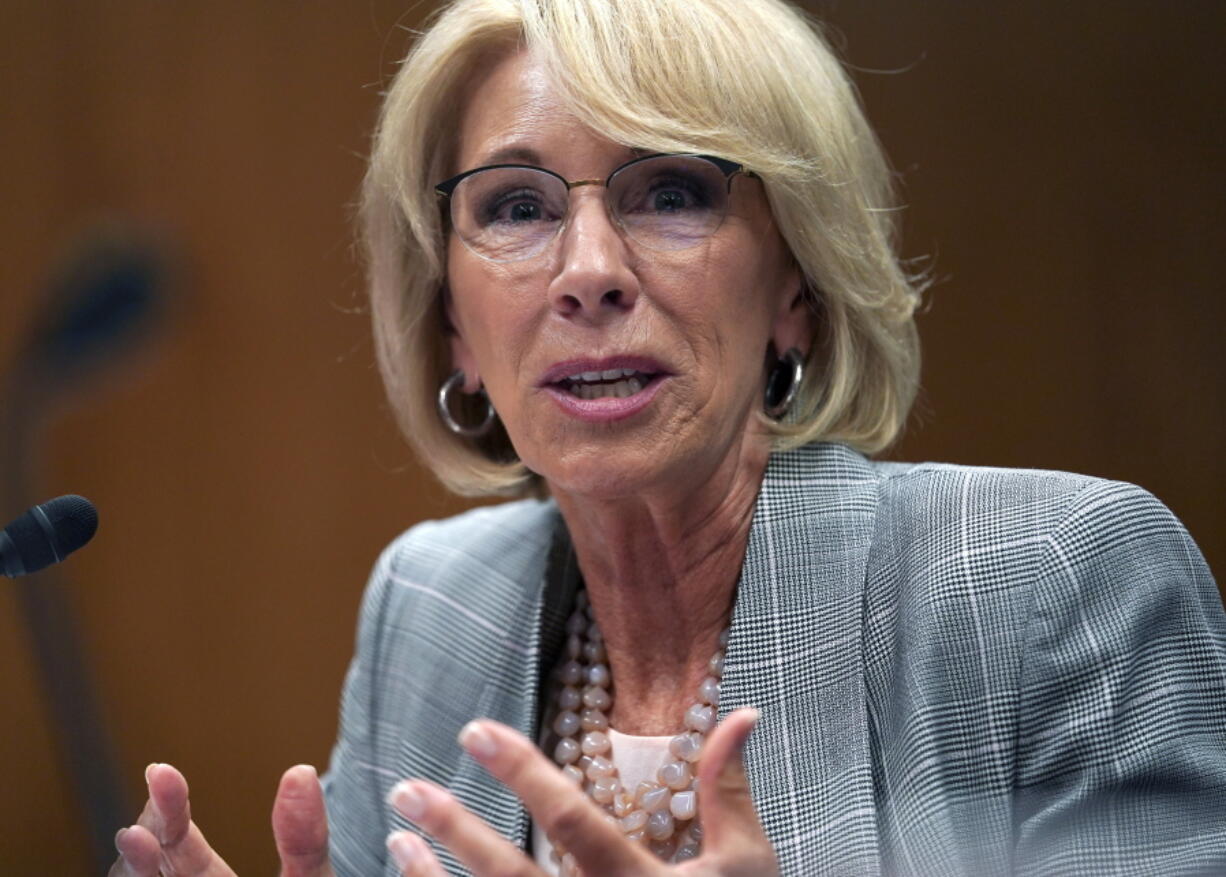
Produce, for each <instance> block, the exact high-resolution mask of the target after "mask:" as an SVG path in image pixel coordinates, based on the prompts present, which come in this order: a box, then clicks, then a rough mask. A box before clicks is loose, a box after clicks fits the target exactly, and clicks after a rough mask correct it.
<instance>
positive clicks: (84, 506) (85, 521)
mask: <svg viewBox="0 0 1226 877" xmlns="http://www.w3.org/2000/svg"><path fill="white" fill-rule="evenodd" d="M41 508H42V510H43V512H44V513H45V514H46V515H47V520H48V521H49V522H50V524H51V529H52V531H53V532H54V533H55V536H56V539H57V544H56V546H55V547H56V551H57V552H58V554H59V556H60V559H63V558H64V557H66V556H68V555H69V554H71V553H72V552H74V551H76V550H77V549H78V548H80V547H81V546H82V545H84V544H85V543H86V542H88V541H89V540H90V539H93V538H94V533H96V532H98V510H97V509H96V508H94V504H93V503H92V502H90V501H89V500H88V499H86V498H85V497H83V496H77V495H76V494H75V493H69V494H67V495H65V496H57V497H56V498H55V499H53V500H51V501H50V502H45V503H43V504H42V506H41Z"/></svg>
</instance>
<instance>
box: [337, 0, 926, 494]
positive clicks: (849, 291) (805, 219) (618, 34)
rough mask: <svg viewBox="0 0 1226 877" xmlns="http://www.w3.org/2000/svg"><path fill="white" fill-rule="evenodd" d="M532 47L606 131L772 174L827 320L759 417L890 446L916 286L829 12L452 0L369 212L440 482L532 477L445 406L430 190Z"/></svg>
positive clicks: (389, 130)
mask: <svg viewBox="0 0 1226 877" xmlns="http://www.w3.org/2000/svg"><path fill="white" fill-rule="evenodd" d="M519 46H522V47H525V48H526V49H528V50H529V51H531V52H533V53H534V54H535V55H536V56H537V57H539V58H540V59H542V61H543V63H544V64H545V66H546V69H547V70H548V71H549V72H550V74H551V76H552V79H553V82H554V83H555V87H556V88H557V90H558V91H559V93H560V94H561V96H562V100H563V102H564V103H565V105H566V106H567V108H568V109H569V110H570V111H571V112H573V113H574V114H575V116H576V117H577V118H578V119H579V120H580V121H582V122H583V123H585V124H587V125H588V126H590V127H591V128H592V129H593V130H596V131H600V132H602V134H604V135H605V136H607V137H609V138H610V139H612V140H614V141H616V142H619V143H622V144H625V145H629V146H635V147H639V148H643V149H648V150H656V151H660V152H692V153H700V154H707V155H719V156H722V157H724V158H728V159H731V160H733V161H736V162H740V163H742V164H744V165H745V166H746V167H748V168H750V169H752V170H753V171H754V172H755V173H756V174H757V175H758V176H760V177H761V178H762V181H763V184H764V186H765V190H766V194H767V198H768V200H769V203H770V206H771V210H772V211H773V214H774V217H775V220H776V224H777V225H778V227H779V229H780V232H781V233H782V235H783V238H784V240H785V241H786V243H787V245H788V247H789V248H790V249H791V252H792V255H793V256H794V257H795V259H796V261H797V263H798V264H799V266H800V268H801V270H802V271H803V273H804V276H805V278H806V280H807V293H806V294H808V295H810V296H811V299H812V305H813V306H814V307H815V309H816V310H817V312H818V314H819V318H818V319H817V320H815V325H816V326H817V328H816V330H815V331H816V335H815V337H814V339H813V342H814V343H813V344H812V346H811V349H810V352H809V355H808V363H807V367H806V369H805V380H804V383H803V385H802V386H801V389H800V392H799V394H798V396H797V399H796V401H795V402H794V404H793V406H792V410H791V411H790V412H789V415H788V417H787V418H786V419H785V420H784V421H778V422H776V421H769V420H767V421H766V423H768V425H769V429H770V430H771V432H772V434H773V441H774V444H775V447H776V448H778V449H785V448H791V447H796V446H798V445H802V444H806V443H808V442H813V441H818V440H832V441H840V442H844V443H846V444H848V445H851V446H852V447H854V448H857V449H858V450H860V451H862V452H864V453H868V454H871V453H875V452H878V451H880V450H882V449H883V448H885V447H886V446H888V445H889V444H890V443H891V442H892V441H893V440H894V439H895V438H896V437H897V436H898V434H899V432H900V431H901V429H902V426H903V423H904V421H905V420H906V416H907V412H908V410H909V408H910V406H911V403H912V400H913V399H914V397H915V393H916V390H917V386H918V381H919V340H918V335H917V333H916V329H915V324H914V321H913V314H914V312H915V309H916V307H917V305H918V302H919V294H920V291H921V284H920V282H919V281H918V279H917V278H914V277H911V276H909V275H908V273H907V272H906V270H905V269H904V268H903V266H902V264H901V263H900V260H899V258H898V256H897V253H896V251H895V224H894V211H895V205H894V195H893V186H892V179H891V175H890V169H889V166H888V165H887V163H886V160H885V157H884V155H883V153H882V151H881V148H880V145H879V144H878V142H877V139H876V136H875V135H874V134H873V132H872V130H871V129H870V128H869V126H868V123H867V121H866V120H865V118H864V115H863V113H862V111H861V109H860V106H859V102H858V100H857V96H856V92H855V89H854V86H853V85H852V83H851V82H850V80H849V79H848V77H847V75H846V74H845V72H844V71H843V69H842V67H841V66H840V64H839V62H838V60H837V59H836V58H835V56H834V54H833V53H832V52H831V50H830V48H829V47H828V46H827V44H826V42H825V41H824V39H823V38H822V36H821V33H820V30H819V28H818V25H817V24H816V22H812V21H810V20H809V19H808V18H807V17H806V16H805V15H804V14H803V13H801V12H800V11H798V10H796V9H794V8H793V7H791V6H789V5H787V4H786V3H784V2H782V0H456V2H452V3H450V4H448V5H446V6H445V7H444V8H443V9H442V10H441V11H440V13H439V15H438V17H437V18H436V20H435V21H434V22H433V24H432V25H431V26H430V27H428V29H426V30H425V31H424V33H423V34H422V35H421V36H420V38H419V39H418V40H417V41H416V43H415V45H414V46H413V48H412V50H411V51H410V53H409V55H408V56H407V57H406V58H405V60H404V62H403V65H402V66H401V68H400V70H399V72H398V73H397V74H396V76H395V79H394V81H393V82H392V84H391V88H390V90H389V91H388V93H387V95H386V98H385V100H384V104H383V110H382V114H381V116H380V119H379V124H378V128H377V130H376V134H375V138H374V149H373V153H372V155H371V159H370V167H369V170H368V172H367V175H366V179H365V183H364V186H363V190H362V201H361V211H360V221H361V228H362V235H363V241H364V244H365V248H366V255H367V258H368V262H369V264H368V270H369V275H370V295H371V309H372V317H373V321H374V333H375V341H376V351H377V355H378V360H379V366H380V370H381V372H382V374H383V380H384V385H385V387H386V389H387V393H388V396H389V398H390V401H391V405H392V408H393V410H394V411H395V412H396V415H397V419H398V421H399V423H400V427H401V429H402V430H403V431H404V433H405V435H406V436H408V438H409V440H410V441H411V442H412V444H413V445H414V446H415V448H416V450H417V452H418V453H419V455H420V456H421V457H422V459H423V460H424V461H425V462H426V464H427V465H429V466H430V467H431V468H432V469H433V471H434V472H435V473H436V474H437V475H438V477H439V478H440V479H441V480H442V482H443V483H444V484H446V485H447V486H448V487H450V488H451V489H452V490H454V491H456V492H458V493H462V494H470V495H478V494H493V493H515V492H521V491H524V490H527V489H531V488H532V486H533V485H534V484H535V483H537V478H536V476H535V475H533V474H532V473H531V472H529V471H528V470H527V468H526V467H525V466H523V464H521V463H520V462H519V461H518V460H517V459H515V456H514V451H513V450H512V448H511V446H510V443H509V440H508V439H507V437H506V435H505V433H503V432H502V431H501V429H499V430H497V431H496V433H495V434H493V435H491V436H488V437H486V438H484V439H480V440H477V441H476V442H474V441H472V440H468V439H463V438H460V437H458V436H456V435H454V434H452V433H451V432H450V431H449V430H448V429H447V428H446V427H445V426H444V425H443V423H442V421H441V419H440V418H439V416H438V413H437V409H436V401H435V400H436V398H437V395H438V390H439V386H440V385H441V384H442V382H443V381H444V380H445V379H446V377H447V375H448V374H449V372H450V371H451V365H450V357H449V348H448V344H447V335H446V332H447V329H446V323H445V319H444V316H443V311H442V304H441V299H442V295H441V291H442V289H443V284H444V281H445V276H444V266H445V262H446V260H445V253H446V228H445V225H444V223H443V219H442V216H441V213H440V209H439V205H438V203H437V200H436V196H435V193H434V191H433V185H434V184H435V183H436V182H438V181H439V180H442V179H444V178H445V177H446V176H448V175H449V174H450V173H453V172H454V170H453V169H452V168H451V167H450V162H451V161H452V159H453V155H454V151H455V148H456V143H455V140H456V136H457V130H458V127H459V114H460V112H461V108H462V106H463V99H464V96H465V94H466V93H467V88H468V86H469V84H470V82H471V80H472V78H473V77H474V76H475V75H478V74H479V73H480V72H481V71H483V70H486V69H488V68H489V66H490V65H491V64H492V63H493V61H494V60H495V59H497V58H500V57H502V56H503V54H504V53H506V52H508V51H510V50H512V49H514V48H515V47H519ZM465 399H466V402H465V404H466V405H468V406H470V408H471V410H469V411H466V412H461V416H463V415H464V414H467V415H468V416H469V420H468V421H466V422H476V421H478V420H479V419H480V416H481V410H480V409H481V403H479V402H477V401H476V400H475V399H474V398H473V397H465ZM763 419H764V420H765V418H763Z"/></svg>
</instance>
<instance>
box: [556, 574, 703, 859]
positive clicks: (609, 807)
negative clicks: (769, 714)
mask: <svg viewBox="0 0 1226 877" xmlns="http://www.w3.org/2000/svg"><path fill="white" fill-rule="evenodd" d="M566 633H567V638H566V649H565V657H564V660H563V661H562V663H561V664H560V665H559V666H558V668H557V671H556V672H555V679H556V681H557V683H558V690H557V695H556V697H555V698H554V706H555V709H554V717H553V722H552V725H551V727H552V730H553V733H554V734H555V735H556V737H557V742H556V743H555V744H554V746H553V758H554V761H556V762H557V763H558V764H559V765H560V766H561V768H562V772H563V773H564V774H565V775H566V776H567V778H569V779H570V780H571V781H572V782H573V783H574V784H575V785H577V786H581V787H582V788H584V790H585V791H586V792H587V794H588V796H589V797H590V798H591V799H592V800H593V801H595V802H596V803H597V804H599V805H600V806H601V807H602V808H603V809H604V810H605V812H606V813H608V814H609V819H610V820H611V821H613V822H614V823H615V824H616V825H617V827H618V828H620V829H621V830H622V832H623V833H625V835H626V837H627V838H629V839H630V840H634V841H637V842H639V843H642V844H645V845H646V846H647V847H648V848H649V849H650V850H651V851H652V852H653V853H655V854H656V855H657V856H659V857H660V858H661V859H664V860H665V861H672V862H682V861H685V860H686V859H692V858H694V857H695V856H697V855H698V853H699V852H700V850H701V846H702V826H701V824H700V823H699V821H698V794H697V793H698V779H697V777H695V775H694V774H695V772H696V770H697V762H698V758H699V756H700V755H701V753H702V745H703V741H704V740H705V739H706V735H707V734H708V733H710V731H711V729H712V728H714V727H715V725H716V722H717V720H718V717H717V710H718V708H719V685H720V679H721V678H722V677H723V673H724V649H725V648H726V647H727V645H728V631H727V630H725V631H724V632H723V633H721V634H720V635H719V651H717V652H716V653H715V654H714V655H713V656H712V657H711V662H710V664H709V666H708V669H709V671H710V675H709V676H708V677H707V678H705V679H704V680H703V681H702V684H701V685H700V686H699V687H698V701H697V702H696V703H694V704H693V705H692V706H691V707H690V708H689V709H688V710H686V711H685V717H684V719H683V720H682V725H683V727H684V729H685V730H683V731H682V732H681V733H680V734H678V735H677V736H676V737H673V739H672V740H670V741H669V744H668V751H669V753H670V754H671V755H672V760H669V761H666V762H665V763H664V764H663V765H662V766H661V767H660V769H659V770H658V771H657V772H656V780H657V781H656V782H654V783H653V782H650V781H644V782H641V783H639V784H638V788H636V789H634V790H633V791H631V790H630V789H625V788H623V787H622V784H621V781H620V780H619V779H618V775H617V768H616V767H614V766H613V762H612V761H610V760H609V754H610V750H611V748H612V744H611V743H610V742H609V735H608V733H607V732H608V730H609V719H608V711H609V708H610V707H612V705H613V695H612V693H611V692H610V690H609V689H610V687H611V686H612V684H613V679H612V675H611V674H610V672H609V666H608V664H607V663H605V662H606V660H607V655H606V653H605V647H604V638H603V637H602V636H601V633H600V628H599V627H598V626H597V625H596V620H595V618H593V615H592V607H591V604H590V602H589V601H588V597H587V592H586V591H584V590H580V591H579V593H578V594H577V595H576V597H575V611H574V613H573V614H572V615H571V616H570V618H569V619H568V620H567V622H566ZM553 859H554V861H555V862H556V863H557V864H558V873H559V875H561V877H574V875H578V874H579V869H578V866H577V865H576V863H575V858H574V856H573V855H571V854H570V853H567V852H566V851H565V850H563V849H562V848H561V847H559V846H558V845H557V844H555V845H554V850H553Z"/></svg>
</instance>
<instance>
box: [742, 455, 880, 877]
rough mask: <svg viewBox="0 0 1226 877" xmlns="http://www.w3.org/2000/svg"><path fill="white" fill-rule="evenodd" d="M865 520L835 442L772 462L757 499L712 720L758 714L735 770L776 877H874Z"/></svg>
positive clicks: (858, 459)
mask: <svg viewBox="0 0 1226 877" xmlns="http://www.w3.org/2000/svg"><path fill="white" fill-rule="evenodd" d="M876 510H877V479H876V477H875V476H874V473H873V470H872V468H871V466H870V464H869V463H868V461H867V460H865V458H864V457H862V456H860V455H859V454H857V453H855V452H854V451H852V450H850V449H848V448H846V447H843V446H841V445H835V444H820V445H808V446H805V447H801V448H798V449H796V450H793V451H788V452H785V453H779V454H775V455H774V456H773V457H772V458H771V462H770V464H769V466H768V468H767V472H766V478H765V481H764V483H763V486H762V492H761V494H760V495H759V497H758V505H757V509H756V511H755V515H754V521H753V526H752V530H751V533H750V538H749V545H748V549H747V552H746V557H745V565H744V568H743V570H742V574H741V583H740V587H739V590H738V592H737V598H736V605H735V608H734V610H733V620H732V633H731V637H730V640H729V644H728V650H727V656H726V660H725V667H724V677H723V685H722V692H721V703H720V714H721V716H723V715H726V714H727V713H728V712H730V711H731V710H733V709H736V708H737V707H741V706H755V707H757V708H758V709H760V710H761V713H762V717H761V720H760V721H759V724H758V728H757V729H756V730H755V732H754V734H753V736H752V737H751V738H750V740H749V742H748V744H747V746H746V751H745V761H746V767H747V770H748V774H749V778H750V786H751V788H752V790H753V797H754V802H755V804H756V805H757V808H758V813H759V815H760V817H761V819H762V822H763V825H764V827H765V828H766V832H767V834H768V835H769V836H770V838H771V842H772V843H773V844H774V846H775V849H776V852H777V853H778V855H779V858H780V863H781V865H782V866H783V871H784V873H804V874H847V873H861V874H863V873H869V874H875V873H878V872H879V871H880V862H879V858H878V850H877V841H876V834H877V832H876V811H875V807H874V803H873V788H872V774H871V762H870V753H869V727H868V716H867V706H866V701H865V689H864V685H865V683H864V656H863V595H864V585H865V568H866V564H867V561H868V552H869V546H870V543H871V539H872V533H873V526H874V521H875V517H876Z"/></svg>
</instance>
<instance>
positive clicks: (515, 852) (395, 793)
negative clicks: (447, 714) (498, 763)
mask: <svg viewBox="0 0 1226 877" xmlns="http://www.w3.org/2000/svg"><path fill="white" fill-rule="evenodd" d="M387 800H388V803H390V804H391V805H392V806H393V807H395V808H396V809H397V810H398V811H400V814H401V815H402V816H404V818H405V819H408V820H409V821H410V822H412V823H413V824H414V825H417V826H419V827H420V828H421V829H422V830H423V831H426V832H429V834H430V836H431V837H434V838H436V839H437V840H438V841H439V843H441V844H443V846H445V847H447V849H449V850H451V852H453V853H454V854H455V856H456V858H458V859H459V860H460V861H461V862H463V863H464V864H465V865H467V866H468V869H469V870H470V871H472V872H473V873H474V874H477V875H481V874H494V873H496V874H500V875H506V877H510V875H520V874H522V875H525V877H528V875H539V874H540V871H539V870H538V869H537V867H536V866H535V865H533V864H532V862H531V861H529V859H528V857H527V856H525V855H524V854H523V852H522V851H521V850H520V849H519V847H517V846H515V845H514V844H512V843H511V842H510V841H508V840H507V839H506V838H505V837H503V836H502V835H501V834H499V833H498V832H496V831H494V829H492V828H490V826H489V825H488V824H486V822H485V821H484V820H483V819H481V818H479V817H478V816H476V815H474V814H473V813H472V812H471V811H470V810H468V809H467V808H466V807H464V805H462V804H461V803H460V802H459V801H457V800H456V799H455V798H453V797H452V796H451V794H450V793H448V792H447V791H446V790H445V789H442V788H439V787H438V786H436V785H434V784H433V783H428V782H426V781H424V780H406V781H405V782H401V783H397V784H396V785H395V786H393V787H392V791H391V793H390V794H389V795H388V796H387ZM399 834H404V835H406V837H405V838H404V839H402V841H401V844H402V846H403V850H402V852H403V853H404V854H405V855H406V858H405V860H404V861H403V862H402V861H401V860H400V859H399V858H397V860H396V861H397V863H398V864H399V865H400V867H401V868H404V869H405V873H406V874H417V873H422V874H432V873H433V871H431V870H429V869H428V868H426V869H425V870H419V871H413V870H409V869H408V868H407V866H406V863H410V862H412V863H419V862H424V861H425V860H424V859H423V858H422V857H420V856H417V857H416V858H414V857H413V855H411V854H415V849H416V847H415V846H414V844H413V841H411V840H408V838H409V837H412V838H413V839H414V840H416V841H417V844H418V845H420V846H421V847H422V848H424V849H426V850H427V852H429V849H428V848H427V847H426V845H425V844H424V843H422V841H421V838H419V837H417V836H416V835H414V834H413V833H412V832H400V833H399ZM391 844H392V837H390V836H389V838H388V849H389V850H391V851H392V854H393V855H397V850H396V849H394V848H393V847H392V845H391ZM430 859H434V854H433V853H431V854H430ZM417 867H418V868H419V869H420V868H423V867H425V866H424V865H421V864H418V865H417Z"/></svg>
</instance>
